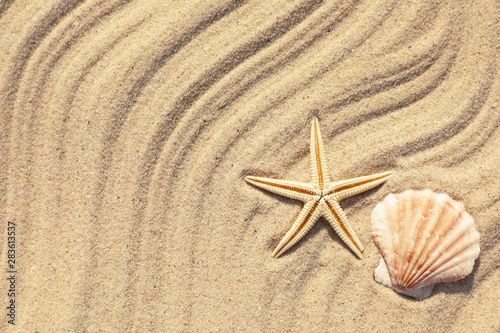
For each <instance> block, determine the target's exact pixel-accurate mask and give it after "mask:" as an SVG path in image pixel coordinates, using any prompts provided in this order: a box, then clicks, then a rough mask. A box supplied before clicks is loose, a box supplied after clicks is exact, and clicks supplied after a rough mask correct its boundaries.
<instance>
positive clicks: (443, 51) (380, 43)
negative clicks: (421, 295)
mask: <svg viewBox="0 0 500 333" xmlns="http://www.w3.org/2000/svg"><path fill="white" fill-rule="evenodd" d="M498 14H499V5H498V2H496V1H494V0H483V1H472V0H469V1H388V0H380V1H312V0H310V1H306V0H299V1H290V0H286V1H285V0H271V1H234V0H208V1H207V0H203V1H193V0H189V1H165V2H161V1H122V0H120V1H117V0H107V1H100V0H94V1H76V0H65V1H63V0H43V1H42V0H19V1H14V0H6V1H1V2H0V110H1V112H2V114H1V118H0V127H1V129H0V134H1V135H0V149H1V151H0V159H1V163H0V211H1V225H2V229H1V230H0V232H1V233H0V245H1V261H0V272H1V280H2V281H3V282H2V283H1V284H0V285H1V288H0V307H1V308H2V309H4V310H2V311H0V313H3V314H2V315H1V316H0V330H1V331H2V332H481V333H488V332H498V331H499V330H500V310H499V305H500V304H499V299H500V273H499V272H500V269H499V264H500V259H499V258H500V244H499V236H500V224H499V220H500V172H499V165H500V131H499V124H500V105H499V104H498V103H499V101H498V100H499V96H500V80H499V76H498V70H499V66H498V53H499V41H498V35H499V22H498V19H499V17H498ZM314 117H318V119H319V121H320V125H321V131H322V135H323V140H324V143H325V149H326V155H327V157H328V160H329V169H330V173H331V177H332V179H334V180H335V179H345V178H350V177H355V176H361V175H367V174H371V173H375V172H382V171H387V170H394V171H395V173H394V174H393V176H392V177H391V178H390V179H389V180H388V181H387V182H386V183H385V184H383V185H381V186H379V187H377V188H375V189H373V190H370V191H368V192H365V193H362V194H360V195H357V196H354V197H351V198H348V199H346V200H344V201H342V202H341V205H342V207H343V209H344V211H345V212H346V214H347V216H348V218H349V220H350V222H351V224H352V225H353V227H354V229H355V231H356V233H357V235H358V237H359V238H360V240H361V242H362V243H363V244H364V246H365V251H364V256H365V258H364V259H363V260H359V259H357V258H356V256H355V255H354V254H353V253H352V252H351V251H350V250H349V249H348V248H347V247H346V246H345V245H344V244H343V243H342V242H341V240H340V238H339V237H338V236H337V235H336V234H335V233H334V231H333V229H332V227H331V226H330V225H329V224H328V223H327V221H326V220H324V219H320V220H319V221H318V223H317V224H316V225H315V226H314V227H313V229H312V230H311V231H310V232H309V233H308V235H307V236H306V237H304V238H303V239H302V240H301V241H300V242H299V243H297V244H296V245H295V246H294V247H293V248H291V249H290V250H289V251H287V253H285V255H283V256H282V257H280V258H278V259H274V258H271V253H272V251H273V249H274V248H275V247H276V245H277V244H278V242H279V240H280V239H281V238H282V237H283V235H284V234H285V233H286V231H287V230H288V229H289V227H290V225H291V223H292V221H293V219H294V217H295V216H296V214H297V213H298V212H299V211H300V209H301V207H302V204H301V203H300V202H297V201H294V200H290V199H286V198H282V197H279V196H277V195H274V194H269V193H267V192H265V191H263V190H260V189H257V188H255V187H253V186H251V185H249V184H247V183H246V182H245V181H244V177H245V176H246V175H260V176H266V177H279V178H286V179H290V180H297V181H304V182H306V181H308V180H309V155H308V154H309V138H310V122H311V120H312V119H313V118H314ZM410 188H413V189H425V188H429V189H431V190H433V191H435V192H445V193H447V194H449V195H450V196H451V197H453V198H454V199H456V200H460V201H461V202H463V203H464V205H465V206H466V207H467V210H468V211H469V212H470V213H471V215H472V216H473V217H474V218H475V221H476V227H477V229H478V230H479V232H480V233H481V255H480V257H479V259H478V260H477V261H476V265H475V267H474V271H473V273H472V274H471V275H470V276H468V277H467V278H465V279H463V280H461V281H458V282H454V283H448V284H438V285H437V286H436V287H435V288H434V292H433V294H432V296H431V297H430V298H428V299H425V300H423V301H420V302H417V301H413V300H411V299H409V298H406V297H402V296H400V295H398V294H397V293H395V292H394V291H393V290H391V289H389V288H386V287H384V286H382V285H380V284H377V283H376V282H375V281H374V279H373V271H374V268H375V267H376V266H377V265H378V262H379V258H380V256H379V253H378V249H377V248H376V246H375V244H374V242H373V239H372V236H371V227H370V214H371V210H372V209H373V207H374V206H375V205H376V203H377V202H379V201H381V200H382V199H383V198H384V197H385V196H386V195H387V194H388V193H391V192H400V191H403V190H406V189H410ZM8 221H11V222H15V223H16V269H17V273H16V284H15V287H16V297H15V302H16V303H15V304H16V322H15V323H16V325H15V326H13V325H11V324H9V323H8V322H7V320H8V319H9V318H8V317H7V316H6V314H7V309H6V307H7V306H8V304H9V301H10V299H11V298H10V297H9V296H8V288H9V282H8V281H7V278H8V277H9V273H8V272H7V249H8V241H7V224H8Z"/></svg>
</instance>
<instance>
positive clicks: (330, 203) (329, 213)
mask: <svg viewBox="0 0 500 333" xmlns="http://www.w3.org/2000/svg"><path fill="white" fill-rule="evenodd" d="M325 206H326V207H325V208H326V209H325V213H324V216H325V218H326V219H327V221H328V222H329V223H330V224H331V225H332V227H333V229H334V230H335V232H336V233H337V235H339V237H340V239H342V241H343V242H344V243H345V244H346V245H347V246H349V248H350V249H351V250H352V252H354V253H355V254H356V255H357V256H358V258H359V259H363V254H362V253H361V252H363V245H361V242H360V241H359V239H358V236H356V234H355V233H354V230H353V228H352V226H351V224H350V223H349V221H347V217H346V216H345V214H344V211H343V210H342V208H340V205H339V203H338V202H337V201H335V200H331V199H327V198H325Z"/></svg>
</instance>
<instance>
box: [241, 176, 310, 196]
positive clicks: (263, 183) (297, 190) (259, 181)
mask: <svg viewBox="0 0 500 333" xmlns="http://www.w3.org/2000/svg"><path fill="white" fill-rule="evenodd" d="M245 180H246V181H247V182H249V183H250V184H252V185H255V186H257V187H260V188H262V189H264V190H266V191H269V192H273V193H276V194H279V195H282V196H284V197H287V198H290V199H295V200H300V201H303V202H308V201H311V200H313V199H314V197H315V196H317V195H318V193H316V190H315V189H314V188H313V187H312V186H311V185H309V184H308V183H300V182H294V181H290V180H282V179H272V178H261V177H254V176H247V177H245Z"/></svg>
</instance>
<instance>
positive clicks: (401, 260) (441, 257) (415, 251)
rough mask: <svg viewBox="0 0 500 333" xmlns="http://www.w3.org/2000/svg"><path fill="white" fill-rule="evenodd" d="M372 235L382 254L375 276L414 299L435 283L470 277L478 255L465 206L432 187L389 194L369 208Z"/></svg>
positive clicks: (426, 293)
mask: <svg viewBox="0 0 500 333" xmlns="http://www.w3.org/2000/svg"><path fill="white" fill-rule="evenodd" d="M372 233H373V238H374V240H375V243H376V244H377V246H378V248H379V250H380V253H381V254H382V257H383V258H381V259H380V265H379V266H378V267H377V268H376V269H375V280H376V281H377V282H379V283H382V284H383V285H385V286H388V287H392V288H393V289H394V290H396V291H397V292H399V293H402V294H406V295H408V296H411V297H414V298H417V299H422V298H426V297H428V296H430V294H431V292H432V287H433V286H434V284H436V283H439V282H451V281H456V280H460V279H462V278H464V277H466V276H467V275H469V274H470V273H471V272H472V268H473V266H474V260H475V259H476V258H477V257H478V256H479V233H478V232H477V230H476V228H474V219H473V218H472V216H470V215H469V214H468V213H467V212H466V211H465V207H464V205H463V204H461V203H460V202H457V201H454V200H452V199H451V198H450V197H449V196H448V195H446V194H436V193H433V192H431V191H430V190H425V191H413V190H408V191H405V192H403V193H400V194H389V195H388V196H387V197H386V198H385V199H384V200H383V201H382V202H380V203H379V204H378V205H377V206H376V207H375V208H374V209H373V212H372Z"/></svg>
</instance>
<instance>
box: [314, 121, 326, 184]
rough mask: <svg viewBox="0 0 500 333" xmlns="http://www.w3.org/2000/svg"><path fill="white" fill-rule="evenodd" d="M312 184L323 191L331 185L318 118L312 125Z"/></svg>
mask: <svg viewBox="0 0 500 333" xmlns="http://www.w3.org/2000/svg"><path fill="white" fill-rule="evenodd" d="M310 161H311V182H312V183H313V184H315V185H316V186H318V188H319V189H320V190H323V189H324V188H325V187H326V185H327V184H328V183H330V174H329V172H328V166H327V164H328V161H327V160H326V155H325V149H324V147H323V139H322V138H321V132H320V130H319V123H318V118H314V120H313V121H312V124H311V148H310Z"/></svg>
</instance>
